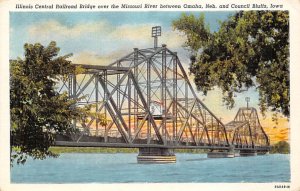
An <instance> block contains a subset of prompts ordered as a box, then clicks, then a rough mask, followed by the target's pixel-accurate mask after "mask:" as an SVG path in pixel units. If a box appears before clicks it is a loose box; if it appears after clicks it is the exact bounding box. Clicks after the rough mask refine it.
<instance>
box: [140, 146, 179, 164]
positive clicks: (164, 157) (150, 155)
mask: <svg viewBox="0 0 300 191" xmlns="http://www.w3.org/2000/svg"><path fill="white" fill-rule="evenodd" d="M137 161H138V163H143V164H144V163H175V162H176V156H175V154H174V149H167V148H151V147H150V148H147V147H146V148H139V155H138V156H137Z"/></svg>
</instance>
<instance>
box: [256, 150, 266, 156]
mask: <svg viewBox="0 0 300 191" xmlns="http://www.w3.org/2000/svg"><path fill="white" fill-rule="evenodd" d="M268 154H269V151H257V155H268Z"/></svg>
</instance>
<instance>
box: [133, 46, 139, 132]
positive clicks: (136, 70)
mask: <svg viewBox="0 0 300 191" xmlns="http://www.w3.org/2000/svg"><path fill="white" fill-rule="evenodd" d="M133 50H134V57H133V64H134V69H133V74H134V78H135V79H136V80H138V79H139V78H138V59H139V58H138V54H139V49H138V48H134V49H133ZM133 97H134V98H133V99H134V108H133V109H134V116H133V119H134V131H136V129H137V123H138V120H137V117H138V116H137V114H138V104H137V103H138V96H137V92H136V88H135V89H134V91H133Z"/></svg>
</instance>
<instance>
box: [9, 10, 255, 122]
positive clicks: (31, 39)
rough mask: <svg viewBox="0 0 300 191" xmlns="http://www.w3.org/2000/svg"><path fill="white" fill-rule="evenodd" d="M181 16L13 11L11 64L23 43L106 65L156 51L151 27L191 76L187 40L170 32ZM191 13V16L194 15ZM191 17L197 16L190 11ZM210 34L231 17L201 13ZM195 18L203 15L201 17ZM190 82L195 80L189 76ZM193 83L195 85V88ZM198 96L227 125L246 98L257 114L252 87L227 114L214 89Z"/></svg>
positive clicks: (82, 61)
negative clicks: (157, 29) (53, 47)
mask: <svg viewBox="0 0 300 191" xmlns="http://www.w3.org/2000/svg"><path fill="white" fill-rule="evenodd" d="M182 13H183V12H11V13H10V59H16V58H17V57H20V58H22V57H23V53H24V51H23V45H24V44H25V43H41V44H43V45H45V46H46V45H48V44H49V43H50V42H51V41H53V40H54V41H56V42H57V46H58V47H60V49H61V51H60V54H61V55H64V54H69V53H72V54H73V56H72V57H71V58H70V59H71V60H72V61H73V62H74V63H80V64H99V65H108V64H110V63H112V62H113V61H114V60H117V59H118V58H120V57H122V56H124V55H127V54H128V53H130V52H132V51H133V48H139V49H142V48H150V47H153V39H152V38H151V28H152V27H153V26H157V25H159V26H161V27H162V36H161V37H160V38H159V40H158V43H159V44H167V47H168V48H169V49H170V50H172V51H176V52H178V56H179V59H180V60H181V63H182V64H183V66H184V68H185V69H186V71H187V68H188V65H189V56H190V54H189V52H188V51H187V50H186V49H185V48H183V47H182V45H183V44H184V42H185V37H184V36H183V34H181V33H179V32H178V31H174V30H173V28H172V21H173V20H175V19H178V18H179V17H180V15H181V14H182ZM190 13H191V12H189V14H190ZM192 13H193V12H192ZM201 13H203V14H204V15H205V21H206V22H207V23H209V26H210V29H211V30H212V31H216V30H217V29H218V27H219V25H218V23H219V22H218V21H222V20H225V19H226V18H227V17H228V16H229V15H231V14H233V12H201ZM193 14H196V15H199V14H200V12H194V13H193ZM191 78H192V77H191ZM192 84H193V83H192ZM198 96H199V97H200V99H202V101H203V102H204V104H205V105H206V106H207V107H208V108H209V109H210V110H211V111H213V112H214V113H215V114H216V115H217V116H219V117H220V118H222V119H223V120H224V122H229V121H231V120H233V118H234V116H235V113H236V112H237V110H238V108H239V107H244V106H246V102H245V97H250V106H253V107H256V108H257V109H258V92H257V91H256V89H255V88H251V89H249V90H248V91H246V92H243V93H240V94H237V95H236V97H235V101H236V106H235V107H234V108H233V109H231V110H228V109H227V108H226V106H225V105H224V103H223V102H222V94H221V92H220V90H218V89H216V90H214V91H211V92H209V93H208V95H207V96H203V95H202V93H201V92H198Z"/></svg>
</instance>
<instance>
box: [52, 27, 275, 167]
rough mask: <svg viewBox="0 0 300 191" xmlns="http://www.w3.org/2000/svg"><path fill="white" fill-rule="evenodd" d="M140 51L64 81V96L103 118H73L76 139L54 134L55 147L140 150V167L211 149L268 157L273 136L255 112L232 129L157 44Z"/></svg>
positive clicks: (248, 110)
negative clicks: (178, 153) (181, 153)
mask: <svg viewBox="0 0 300 191" xmlns="http://www.w3.org/2000/svg"><path fill="white" fill-rule="evenodd" d="M160 33H161V29H160V27H153V28H152V37H154V48H147V49H137V48H134V51H133V52H131V53H130V54H128V55H126V56H124V57H123V58H120V59H118V60H116V61H115V62H113V63H112V64H110V65H107V66H100V65H83V64H82V65H80V66H81V67H82V68H83V69H84V70H83V72H82V73H81V74H77V75H75V74H74V75H70V76H69V77H68V78H67V79H65V80H64V81H63V82H61V83H60V84H61V87H60V92H64V91H67V92H68V94H69V96H70V98H73V99H75V98H76V99H77V98H79V97H82V96H84V98H83V99H82V100H81V101H80V102H77V106H81V105H82V106H83V105H91V106H93V110H94V112H96V113H99V114H101V115H102V117H104V118H106V119H107V124H106V125H101V124H100V123H99V121H100V120H99V117H100V116H99V115H96V116H95V115H93V116H90V117H88V119H87V120H86V122H81V123H79V122H77V121H76V120H73V125H74V127H76V128H77V129H79V130H80V131H79V133H76V134H72V135H57V137H56V145H57V146H78V147H121V148H139V151H140V152H139V156H138V161H139V162H153V161H157V162H175V161H176V158H175V155H174V153H173V149H187V148H189V149H207V150H208V151H209V153H208V156H209V157H234V156H238V155H246V156H249V155H256V154H264V153H266V152H268V150H269V144H270V142H269V138H268V136H267V134H266V133H265V131H264V129H263V128H262V126H261V124H260V122H259V118H258V115H257V111H256V109H255V108H253V107H248V106H247V107H243V108H240V109H239V110H238V112H237V114H236V116H235V118H234V120H233V121H231V122H230V123H228V124H223V123H222V121H221V120H220V119H219V118H218V117H217V116H216V115H214V113H213V112H212V111H210V110H209V109H208V107H207V106H205V105H204V103H203V102H202V101H201V100H200V99H199V98H198V97H197V95H196V93H195V91H194V89H193V87H192V85H191V83H190V81H189V78H188V76H187V74H186V72H185V70H184V68H183V66H182V64H181V62H180V60H179V58H178V56H177V53H176V52H172V51H171V50H170V49H168V48H167V46H166V45H164V44H163V45H162V46H161V47H158V46H157V37H158V36H160Z"/></svg>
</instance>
